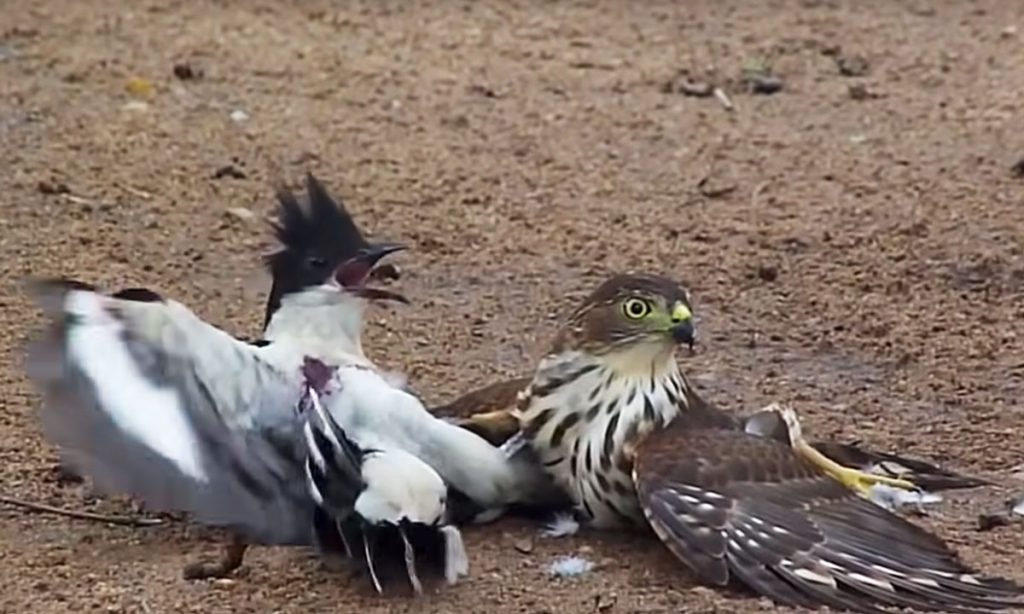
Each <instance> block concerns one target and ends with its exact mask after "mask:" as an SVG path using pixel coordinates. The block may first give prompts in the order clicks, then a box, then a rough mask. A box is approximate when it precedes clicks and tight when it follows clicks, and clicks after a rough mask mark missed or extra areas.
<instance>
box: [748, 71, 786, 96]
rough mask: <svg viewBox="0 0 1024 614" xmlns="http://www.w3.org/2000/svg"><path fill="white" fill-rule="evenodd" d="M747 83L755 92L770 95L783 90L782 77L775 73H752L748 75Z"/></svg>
mask: <svg viewBox="0 0 1024 614" xmlns="http://www.w3.org/2000/svg"><path fill="white" fill-rule="evenodd" d="M747 85H748V86H749V87H750V91H751V92H752V93H754V94H763V95H765V96H770V95H771V94H776V93H778V92H781V91H782V85H783V84H782V79H780V78H778V77H776V76H774V75H750V76H748V77H747Z"/></svg>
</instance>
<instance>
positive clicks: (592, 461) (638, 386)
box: [518, 352, 682, 527]
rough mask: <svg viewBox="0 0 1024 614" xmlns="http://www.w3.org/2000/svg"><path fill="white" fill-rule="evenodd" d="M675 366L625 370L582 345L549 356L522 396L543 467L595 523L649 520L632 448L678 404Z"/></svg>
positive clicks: (526, 425) (525, 423) (526, 424)
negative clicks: (638, 491)
mask: <svg viewBox="0 0 1024 614" xmlns="http://www.w3.org/2000/svg"><path fill="white" fill-rule="evenodd" d="M681 395H682V378H681V376H680V375H679V372H678V371H677V370H675V369H669V370H664V371H662V372H652V371H651V370H646V371H645V372H631V373H628V374H623V373H622V372H621V371H619V370H617V369H614V368H612V367H611V366H609V365H607V364H604V361H602V360H601V358H600V357H595V356H592V355H588V354H584V353H576V352H568V353H563V354H560V355H556V356H549V357H548V358H546V359H545V360H544V361H543V362H542V364H541V367H540V368H539V369H538V371H537V377H536V378H535V379H534V381H533V383H532V384H531V386H530V388H529V389H528V390H527V391H526V392H525V394H523V396H522V397H521V398H520V402H519V408H518V412H519V419H520V424H521V425H522V432H523V434H524V436H525V437H526V438H527V439H528V440H529V441H530V443H531V445H532V446H533V448H534V450H535V451H536V452H537V454H538V457H539V460H540V462H541V463H543V465H544V467H545V470H546V471H547V472H548V473H549V474H550V475H551V476H552V478H553V479H554V480H555V482H556V483H557V484H558V485H559V486H560V487H562V488H564V489H565V490H566V491H567V492H568V493H569V494H570V496H571V497H572V499H573V500H574V501H575V502H576V504H577V505H578V506H579V508H580V511H582V512H583V513H584V514H585V515H586V516H588V517H589V518H590V520H591V524H593V525H595V526H597V527H615V526H621V525H624V524H631V523H643V522H644V520H643V513H642V511H641V509H640V507H639V505H638V503H637V499H636V492H635V489H634V487H633V483H632V478H631V472H632V465H633V458H632V450H633V449H635V446H636V445H637V444H638V443H639V441H640V440H641V439H642V438H643V437H644V436H646V435H647V434H648V433H649V432H650V431H651V430H653V429H656V428H661V427H662V426H664V425H665V424H668V422H669V421H671V420H672V419H673V418H674V417H675V416H676V414H677V413H678V411H679V398H680V397H681Z"/></svg>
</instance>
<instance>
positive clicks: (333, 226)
mask: <svg viewBox="0 0 1024 614" xmlns="http://www.w3.org/2000/svg"><path fill="white" fill-rule="evenodd" d="M276 191H277V200H278V221H277V222H276V223H274V224H273V229H274V235H275V236H276V237H277V240H278V241H279V242H280V244H281V249H279V250H278V251H276V252H274V253H272V254H270V255H269V256H267V257H266V266H267V269H268V270H269V271H270V274H271V276H272V277H273V286H272V288H271V291H270V298H269V299H268V301H267V312H266V318H265V320H264V322H263V326H264V327H266V325H267V324H268V323H269V322H270V316H271V315H272V314H273V313H274V311H276V310H277V308H278V307H279V306H280V304H281V298H282V297H283V296H285V295H287V294H289V293H292V292H298V291H300V290H303V289H305V288H310V287H313V286H317V285H320V284H322V283H324V282H325V281H327V278H328V277H330V276H331V275H332V274H333V272H334V270H335V269H336V268H337V267H338V266H340V265H341V263H343V262H345V261H346V260H348V259H350V258H352V257H354V256H356V255H357V254H358V253H359V252H360V250H362V249H364V248H366V247H367V246H368V245H369V243H368V242H367V241H366V239H365V238H364V237H363V234H362V232H360V231H359V228H358V227H357V226H356V223H355V221H354V220H353V219H352V216H351V215H349V213H348V211H347V210H346V209H345V205H344V203H342V202H341V201H340V200H337V201H336V200H335V199H333V198H331V195H330V194H328V192H327V190H326V189H325V188H324V186H323V185H322V184H321V183H320V181H318V180H317V179H316V177H314V176H313V175H312V174H307V175H306V192H307V198H306V199H305V201H306V202H305V203H300V202H299V199H298V198H297V197H296V196H295V194H294V193H292V191H291V190H289V189H288V188H287V187H285V186H283V185H281V186H278V187H277V190H276Z"/></svg>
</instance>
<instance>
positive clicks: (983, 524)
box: [978, 496, 1024, 531]
mask: <svg viewBox="0 0 1024 614" xmlns="http://www.w3.org/2000/svg"><path fill="white" fill-rule="evenodd" d="M1019 522H1024V496H1021V497H1016V498H1013V499H1010V500H1009V501H1007V502H1006V503H1005V504H1004V506H1003V509H1002V510H999V511H998V512H994V513H991V514H979V515H978V530H979V531H989V530H991V529H994V528H996V527H1002V526H1006V525H1010V524H1017V523H1019Z"/></svg>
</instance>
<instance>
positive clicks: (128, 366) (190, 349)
mask: <svg viewBox="0 0 1024 614" xmlns="http://www.w3.org/2000/svg"><path fill="white" fill-rule="evenodd" d="M38 289H39V291H40V292H39V298H40V299H41V302H42V304H43V308H44V310H46V311H47V312H48V314H49V315H50V317H51V318H52V319H53V320H54V322H53V325H52V326H51V327H50V328H49V329H48V330H47V331H46V334H45V335H44V336H43V337H42V338H41V339H40V340H39V341H37V342H36V343H34V344H33V345H32V346H31V348H30V351H29V360H28V371H29V376H30V378H31V379H32V380H33V381H34V382H35V384H36V385H37V386H38V388H39V389H40V390H41V392H42V395H43V408H42V410H41V418H42V422H43V427H44V430H45V432H46V434H47V436H48V437H49V438H50V439H51V440H52V441H53V442H54V443H56V444H57V445H58V446H59V447H60V448H61V451H62V453H63V454H64V455H65V456H66V457H67V459H68V460H69V461H70V462H71V464H72V465H73V466H74V467H76V468H77V469H78V470H79V471H81V472H82V473H83V474H85V475H87V476H89V477H91V478H92V479H93V481H94V482H95V483H96V485H97V486H98V487H99V488H100V489H102V490H104V491H107V492H110V493H120V494H129V495H133V496H136V497H138V498H140V499H141V500H142V501H144V502H145V503H146V504H147V506H149V507H152V508H155V509H161V510H174V511H185V512H189V513H191V514H192V515H193V516H194V517H195V519H196V520H197V521H199V522H203V523H207V524H214V525H220V526H227V527H230V528H232V529H234V530H236V531H238V532H240V533H242V534H243V535H245V536H246V537H248V538H249V539H250V540H253V541H256V542H262V543H308V541H309V537H310V535H309V530H310V529H309V521H310V514H311V509H312V502H311V501H310V499H309V496H308V494H307V493H306V491H305V488H304V480H303V479H302V478H303V475H302V459H303V454H304V450H303V447H302V441H301V439H300V437H301V431H300V428H301V425H300V423H299V421H298V417H297V414H296V410H297V407H296V405H297V402H298V399H299V397H300V394H301V391H302V387H301V382H302V380H301V375H300V371H299V364H298V360H299V358H298V357H296V358H294V360H292V361H289V360H286V359H285V358H283V357H282V356H283V354H282V353H281V352H280V351H277V352H272V351H271V350H272V347H266V348H257V347H255V346H253V345H249V344H246V343H243V342H241V341H238V340H237V339H234V338H233V337H231V336H230V335H228V334H227V333H225V332H223V331H221V330H219V329H217V328H215V327H213V326H211V325H209V324H207V323H205V322H203V321H202V320H200V319H199V318H198V317H197V316H196V315H195V314H193V313H192V312H191V311H189V310H188V309H187V308H185V307H184V306H182V305H180V304H178V303H174V302H170V301H163V300H160V299H159V297H156V295H154V294H152V293H149V292H147V291H131V292H124V293H119V294H118V295H115V297H109V296H105V295H102V294H99V293H97V292H95V291H93V290H91V289H89V288H87V287H86V286H85V285H84V284H79V283H77V282H46V283H43V284H39V286H38ZM118 297H120V298H118ZM128 299H134V300H128ZM270 357H273V358H272V359H271V358H270ZM291 363H294V364H291Z"/></svg>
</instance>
